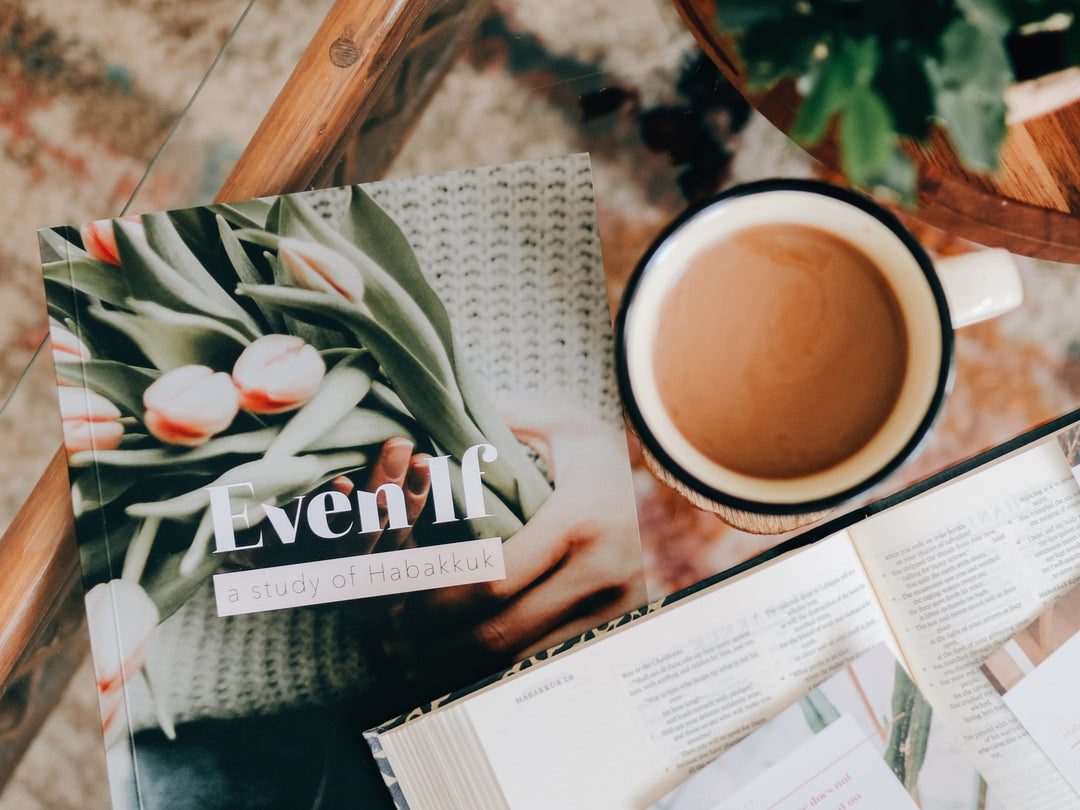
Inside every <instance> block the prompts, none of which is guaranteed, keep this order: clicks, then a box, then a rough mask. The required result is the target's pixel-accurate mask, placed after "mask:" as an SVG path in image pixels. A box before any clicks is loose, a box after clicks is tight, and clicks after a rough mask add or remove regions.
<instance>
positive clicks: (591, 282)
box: [131, 155, 621, 727]
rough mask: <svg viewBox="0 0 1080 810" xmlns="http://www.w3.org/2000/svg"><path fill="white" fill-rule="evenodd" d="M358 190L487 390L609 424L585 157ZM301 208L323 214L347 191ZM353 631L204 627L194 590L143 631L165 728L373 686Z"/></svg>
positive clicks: (306, 613)
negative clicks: (406, 245)
mask: <svg viewBox="0 0 1080 810" xmlns="http://www.w3.org/2000/svg"><path fill="white" fill-rule="evenodd" d="M365 190H366V191H367V192H368V193H369V194H370V195H371V196H372V198H373V199H374V200H375V201H376V202H377V203H378V204H379V205H380V206H381V207H382V208H383V209H384V210H385V211H386V212H387V213H388V214H389V215H390V216H391V217H392V218H393V219H394V220H395V221H396V222H398V224H399V225H400V226H401V228H402V230H403V231H404V233H405V235H406V237H407V238H408V240H409V242H410V243H411V244H412V245H413V246H414V248H415V250H416V254H417V258H418V260H419V262H420V266H421V267H422V268H423V270H424V272H425V273H426V274H427V275H428V278H429V279H430V281H431V283H432V286H433V287H434V288H435V291H436V292H437V293H438V295H439V296H440V298H442V300H443V301H444V302H445V304H446V308H447V310H448V311H449V314H450V318H451V322H452V324H453V327H454V331H455V338H456V340H457V341H458V344H459V348H460V350H461V351H463V352H464V354H465V356H466V358H467V360H468V361H469V362H470V363H471V364H472V367H473V369H474V370H475V371H476V372H477V374H478V376H479V377H480V378H481V379H482V380H484V382H485V384H487V385H488V386H489V387H490V389H491V391H492V392H493V393H494V392H499V393H504V392H507V393H515V394H527V395H530V396H537V397H541V396H542V397H544V398H546V397H549V396H554V397H555V398H556V399H557V400H565V399H567V398H572V399H573V400H576V401H578V402H579V403H580V404H581V405H583V406H584V407H585V408H586V409H587V410H588V411H590V412H592V413H594V414H596V415H598V416H600V417H602V418H603V419H604V420H605V421H606V422H608V423H609V424H611V425H613V426H616V427H617V426H619V425H621V414H620V410H619V405H618V398H617V392H616V385H615V380H614V372H613V366H612V351H611V325H610V320H609V315H608V304H607V296H606V292H605V285H604V276H603V266H602V261H601V256H600V242H599V238H598V234H597V232H596V218H595V203H594V199H593V191H592V181H591V176H590V170H589V160H588V157H587V156H585V155H575V156H571V157H568V158H558V159H551V160H545V161H541V162H535V163H521V164H512V165H507V166H499V167H493V168H483V169H474V170H470V171H465V172H460V173H454V174H448V175H431V176H427V177H419V178H413V179H408V180H393V181H387V182H384V183H374V184H371V185H368V186H365ZM308 199H309V202H311V203H312V204H313V205H314V206H315V207H316V210H318V211H320V213H321V214H322V215H323V216H326V217H328V218H331V219H333V218H334V217H337V216H340V215H341V212H342V210H343V206H344V204H345V203H346V202H347V199H348V193H347V191H343V190H332V191H320V192H310V193H309V198H308ZM541 401H543V400H541ZM357 635H358V634H357V631H356V629H355V625H354V624H353V620H352V618H351V617H350V616H349V615H348V611H347V608H345V607H343V606H334V605H330V606H324V607H320V608H310V609H304V608H297V609H292V610H280V611H274V612H270V613H258V614H251V615H245V616H236V617H230V618H218V617H217V615H216V612H215V607H214V599H213V594H212V592H211V589H210V586H209V585H207V587H206V588H204V589H203V590H202V591H201V592H200V593H199V595H198V596H197V597H196V598H194V599H192V600H191V601H190V602H189V603H188V604H187V605H185V606H184V607H183V608H182V609H181V610H180V611H179V612H178V613H176V614H175V615H174V616H172V617H171V618H169V619H168V620H167V621H165V622H164V623H163V624H162V625H161V626H160V627H159V628H158V629H157V631H156V635H155V638H154V641H153V645H152V649H151V653H150V656H149V662H148V666H147V671H148V673H149V676H150V678H151V681H152V683H153V686H154V689H155V693H156V694H157V695H158V696H159V701H160V703H161V704H163V708H164V709H165V710H166V711H167V712H169V713H170V714H172V715H173V717H174V719H175V720H176V721H177V722H181V721H184V720H190V719H195V718H199V717H221V718H224V717H237V716H243V715H249V714H262V713H268V712H273V711H277V710H281V709H285V708H290V707H296V706H300V705H311V704H317V703H325V702H328V701H332V700H335V699H339V698H341V697H343V696H344V695H345V694H347V693H348V694H354V695H355V694H358V693H361V692H362V691H363V690H364V689H365V688H366V687H369V686H371V685H372V676H371V674H370V673H369V672H368V671H367V669H366V667H365V657H364V654H363V652H362V650H363V640H362V639H360V638H358V637H357ZM131 706H132V709H133V725H134V726H135V727H145V726H148V725H152V724H154V723H155V722H156V719H155V716H154V714H153V712H152V707H151V705H150V703H149V700H148V694H147V692H146V690H145V688H144V687H143V686H142V685H141V684H140V682H138V681H136V682H134V684H133V688H132V702H131Z"/></svg>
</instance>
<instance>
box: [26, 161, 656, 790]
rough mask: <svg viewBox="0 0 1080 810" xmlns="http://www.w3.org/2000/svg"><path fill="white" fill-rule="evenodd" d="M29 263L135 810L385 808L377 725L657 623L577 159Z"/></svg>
mask: <svg viewBox="0 0 1080 810" xmlns="http://www.w3.org/2000/svg"><path fill="white" fill-rule="evenodd" d="M40 243H41V251H42V258H43V264H44V275H45V286H46V293H47V299H48V306H49V315H50V319H51V336H52V345H53V350H54V358H55V361H56V371H57V378H58V382H59V384H60V385H59V398H60V408H61V416H62V419H63V428H64V441H65V447H66V450H67V454H68V465H69V470H70V476H71V493H72V500H73V506H74V510H75V518H76V533H77V539H78V543H79V549H80V557H81V563H82V570H83V578H84V584H85V587H86V592H87V593H86V604H87V613H88V618H89V627H90V636H91V645H92V651H93V658H94V669H95V674H96V678H97V684H98V690H99V697H100V702H101V707H102V718H103V725H104V730H105V736H106V743H107V747H108V762H109V770H110V778H111V782H112V789H113V799H114V807H116V808H118V810H121V809H123V808H135V807H138V808H169V810H183V809H184V808H199V810H211V809H212V808H229V810H236V809H237V808H249V807H251V808H255V807H258V808H282V809H283V810H285V809H286V808H287V809H288V810H295V808H298V807H346V806H348V807H363V808H368V807H382V806H392V802H391V797H390V795H389V793H388V792H387V791H386V789H385V787H384V785H383V783H382V780H381V779H380V778H379V775H378V773H377V770H376V767H375V762H374V760H373V759H372V757H371V752H370V750H369V749H368V747H367V746H366V745H365V744H364V741H363V738H362V732H363V730H364V729H365V728H367V727H370V726H371V725H374V724H375V723H377V722H380V721H383V720H385V719H386V718H388V717H392V716H394V715H395V714H397V713H399V712H401V711H404V710H406V709H408V708H410V707H411V706H413V705H416V704H418V703H420V702H423V701H425V700H428V699H430V698H432V697H434V696H437V695H439V694H441V693H443V692H444V691H446V690H447V689H452V688H457V687H460V686H462V685H464V684H467V683H470V682H472V681H473V680H475V679H476V678H477V677H479V676H482V675H486V674H488V673H490V672H492V671H496V670H498V669H500V668H502V667H504V666H506V665H507V664H509V663H511V662H513V661H515V660H520V659H522V658H526V657H527V656H529V655H531V654H533V653H535V652H536V651H538V650H542V649H544V648H546V647H548V646H550V645H551V644H553V643H556V642H559V641H562V640H564V639H566V638H570V637H573V636H576V635H577V634H578V633H580V632H582V631H584V630H586V629H588V628H590V627H592V626H594V625H596V624H598V623H600V622H602V621H604V620H608V619H611V618H613V617H616V616H620V615H622V614H624V613H625V612H626V611H627V610H630V609H632V608H634V607H636V606H638V605H640V604H642V603H643V602H644V601H645V598H646V597H645V590H644V579H643V576H642V570H641V555H640V547H639V541H638V533H637V523H636V517H635V509H634V498H633V489H632V482H631V476H630V465H629V460H628V451H627V445H626V441H625V435H624V432H623V430H622V421H621V413H620V410H619V407H618V401H617V395H616V386H615V382H614V375H613V371H612V368H613V366H612V356H611V355H612V348H611V331H610V330H611V324H610V319H609V315H608V306H607V297H606V292H605V282H604V277H603V268H602V263H601V257H600V249H599V241H598V236H597V230H596V220H595V205H594V201H593V193H592V184H591V178H590V168H589V161H588V158H587V156H582V155H579V156H572V157H569V158H559V159H552V160H546V161H539V162H533V163H524V164H514V165H508V166H502V167H493V168H486V169H476V170H470V171H464V172H457V173H451V174H446V175H434V176H429V177H420V178H412V179H402V180H392V181H385V182H380V183H374V184H369V185H366V186H364V187H354V188H343V189H333V190H325V191H317V192H307V193H301V194H294V195H283V196H279V197H275V198H266V199H260V200H252V201H247V202H241V203H234V204H227V205H209V206H205V207H200V208H193V209H188V210H180V211H170V212H163V213H154V214H147V215H141V216H131V217H124V218H122V219H117V220H107V221H98V222H89V223H86V224H83V225H81V226H73V227H58V228H53V229H49V230H43V231H41V232H40Z"/></svg>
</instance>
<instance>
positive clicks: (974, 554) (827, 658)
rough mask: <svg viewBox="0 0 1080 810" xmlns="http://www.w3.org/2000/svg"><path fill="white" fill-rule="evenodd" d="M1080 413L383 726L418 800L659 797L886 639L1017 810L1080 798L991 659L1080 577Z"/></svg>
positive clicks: (521, 807) (426, 803) (390, 762)
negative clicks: (1076, 467)
mask: <svg viewBox="0 0 1080 810" xmlns="http://www.w3.org/2000/svg"><path fill="white" fill-rule="evenodd" d="M1076 418H1077V415H1076V414H1073V415H1072V416H1071V417H1069V418H1067V419H1063V420H1061V421H1060V422H1059V423H1057V424H1055V425H1053V426H1047V428H1046V429H1045V430H1041V431H1038V432H1037V433H1034V434H1031V435H1029V436H1028V437H1027V438H1026V439H1024V440H1021V441H1019V442H1016V443H1011V444H1010V445H1009V446H1008V447H1003V448H999V449H998V450H997V451H995V452H992V453H990V454H987V455H986V456H984V457H980V458H978V459H976V460H974V461H972V462H970V463H967V464H965V465H963V466H962V467H960V468H956V469H954V470H952V471H951V472H950V473H948V474H946V475H943V476H939V477H938V479H935V480H933V481H931V482H927V483H926V484H924V485H920V486H917V487H916V488H913V489H912V490H909V491H906V492H904V493H901V494H900V495H899V496H897V497H895V498H890V499H887V500H886V501H883V502H879V503H877V504H875V505H873V506H871V507H869V508H867V509H865V510H860V511H859V512H857V513H855V514H850V515H847V516H845V517H843V518H840V519H838V520H837V521H833V522H831V523H829V524H826V525H825V526H823V527H819V528H817V529H814V530H812V531H811V533H809V534H807V535H804V536H802V537H801V538H799V539H798V540H796V541H795V542H793V544H792V545H796V546H801V548H798V549H795V550H793V551H791V552H790V553H783V554H779V555H776V556H775V558H774V559H771V560H768V561H761V560H759V561H757V563H758V564H757V565H754V566H751V567H750V568H749V569H748V570H745V571H743V572H742V573H741V574H740V575H738V576H735V577H733V578H731V579H729V580H721V581H716V582H711V583H703V584H702V585H701V586H696V587H694V588H692V589H689V590H687V591H684V592H682V593H679V594H676V595H675V596H673V597H670V598H669V599H667V600H664V601H663V602H661V603H658V604H656V605H653V606H651V607H650V608H649V609H647V610H645V611H642V612H641V613H639V614H633V615H630V616H627V617H625V618H624V619H623V620H621V621H617V622H614V623H612V624H611V625H609V626H607V627H604V628H601V629H600V630H599V631H597V632H594V633H589V634H586V636H584V637H582V638H581V639H579V640H578V641H577V643H571V644H566V645H563V647H561V648H557V649H555V650H554V651H549V653H547V654H545V655H542V656H539V657H537V658H535V659H534V660H533V661H531V662H528V663H527V664H523V665H518V666H517V667H515V668H513V669H512V670H510V671H508V672H506V673H503V674H502V676H500V677H498V678H495V679H492V680H491V681H489V682H487V683H485V684H480V685H478V686H477V687H476V688H475V689H474V690H472V691H470V692H466V693H463V694H457V695H451V696H449V697H448V698H446V699H445V700H443V701H440V702H438V703H436V704H433V705H430V706H425V707H422V708H421V709H418V710H417V711H415V712H413V713H411V714H410V715H406V716H404V717H400V718H398V719H397V720H395V721H393V722H391V723H389V724H386V725H384V726H381V727H379V728H377V729H374V730H372V731H370V732H368V741H369V744H370V745H371V746H372V748H373V750H375V751H376V754H377V756H380V757H381V758H382V760H383V762H382V770H383V773H384V778H386V779H387V782H388V784H389V785H390V788H391V791H392V792H393V793H394V794H395V796H396V798H397V801H398V804H399V806H400V807H402V808H405V807H408V808H411V810H428V809H429V808H438V810H451V809H452V808H462V810H464V809H465V808H468V810H475V809H478V808H493V809H499V810H504V809H505V808H513V810H531V809H532V808H536V810H540V808H551V807H559V808H564V809H567V810H569V809H571V808H596V807H604V808H626V809H627V810H631V809H633V810H640V808H644V807H648V806H649V805H650V804H652V803H654V802H656V801H658V800H659V799H660V798H661V797H663V796H664V795H665V794H667V793H668V792H669V791H670V790H672V789H673V788H674V787H675V786H677V785H678V784H679V783H681V782H682V781H683V780H685V779H686V778H687V777H688V776H690V775H691V774H692V773H694V772H695V771H696V770H698V769H700V768H701V767H702V766H704V765H705V764H706V763H708V762H710V761H712V760H713V759H714V758H715V757H716V756H718V755H719V754H720V753H722V752H723V751H724V750H726V749H727V748H728V747H730V746H731V745H732V744H734V743H735V742H737V741H738V740H740V739H742V738H743V737H745V736H746V735H747V734H748V733H750V732H751V731H752V730H754V729H755V728H757V727H758V726H760V725H761V724H762V723H764V722H765V721H766V720H768V719H769V718H770V717H773V716H774V715H776V714H777V713H778V712H780V711H781V710H782V709H783V708H784V707H785V706H787V705H789V704H791V703H792V702H794V701H796V700H798V699H799V698H801V697H803V696H804V695H805V694H807V692H808V691H809V690H810V689H811V688H812V687H813V686H815V685H817V684H818V683H820V682H822V681H823V680H825V679H826V678H828V677H829V676H830V675H832V674H833V673H835V672H836V671H837V670H838V669H839V668H841V667H843V666H844V665H846V664H848V663H849V662H851V661H854V660H855V659H857V658H858V657H859V656H860V655H861V654H862V653H863V652H865V651H866V650H868V649H869V648H871V647H872V646H874V645H876V644H879V643H885V644H887V645H889V647H890V648H891V649H892V651H893V653H894V654H895V655H896V657H897V658H898V659H900V660H901V661H903V662H904V664H905V665H906V668H907V669H908V671H909V672H910V673H911V674H912V677H913V680H914V681H915V683H916V684H917V685H918V687H919V689H920V690H921V691H922V692H923V693H924V694H925V695H926V697H927V698H928V700H929V701H930V703H931V704H932V706H933V707H934V710H935V711H936V712H938V713H939V714H940V716H941V718H942V719H943V720H944V722H945V723H946V724H947V725H948V727H949V729H950V730H951V731H952V733H953V734H954V735H955V736H956V737H957V739H958V740H959V741H960V744H961V746H962V747H963V749H964V751H965V753H966V755H967V756H968V757H969V759H970V760H971V762H972V763H973V764H974V765H975V767H976V768H977V769H978V770H979V771H980V772H981V773H982V774H983V776H984V777H985V779H986V780H987V782H988V783H989V785H990V788H991V789H992V790H993V792H994V793H995V794H996V795H997V796H998V798H999V799H1000V800H1001V801H1002V802H1003V803H1004V805H1005V806H1006V807H1009V808H1032V810H1036V809H1037V810H1055V809H1057V808H1080V798H1078V797H1077V795H1076V794H1075V793H1073V791H1072V790H1071V789H1070V788H1069V786H1068V784H1067V783H1066V782H1065V781H1064V780H1063V779H1062V777H1061V776H1060V774H1059V773H1058V772H1057V771H1056V770H1055V768H1054V767H1053V765H1052V764H1051V762H1050V760H1049V759H1048V758H1047V757H1046V756H1045V754H1043V753H1042V751H1040V749H1039V747H1038V746H1037V745H1036V744H1035V742H1034V741H1033V740H1032V739H1031V737H1030V736H1029V735H1028V734H1027V733H1026V732H1025V731H1024V729H1023V728H1022V727H1021V725H1020V724H1019V723H1018V722H1017V721H1016V719H1015V718H1014V717H1013V715H1012V714H1011V713H1010V712H1009V710H1008V709H1007V708H1006V707H1005V706H1004V704H1003V703H1002V701H1001V699H1000V697H999V696H998V694H997V693H996V692H995V690H994V689H993V688H992V687H991V686H990V684H989V683H988V682H987V681H986V679H985V678H984V677H983V676H982V674H981V673H980V672H979V666H980V665H981V664H982V662H983V661H984V660H985V659H986V657H987V656H988V655H989V654H990V652H991V651H993V650H994V649H996V648H997V647H999V646H1000V645H1001V644H1003V643H1004V642H1005V641H1006V640H1007V639H1009V638H1010V637H1011V636H1012V635H1013V634H1014V633H1015V632H1016V631H1017V630H1019V629H1020V628H1022V627H1023V626H1025V625H1026V624H1027V623H1029V622H1030V621H1031V620H1032V619H1034V618H1035V617H1036V616H1038V615H1039V613H1041V612H1042V611H1043V610H1044V609H1045V608H1046V607H1047V606H1048V605H1049V604H1051V603H1052V602H1053V601H1054V600H1055V598H1057V597H1058V596H1059V595H1061V594H1062V593H1064V592H1065V591H1066V590H1067V589H1068V588H1069V587H1070V586H1071V585H1072V584H1074V583H1075V582H1076V581H1077V579H1078V577H1080V534H1078V533H1077V532H1076V530H1075V525H1076V523H1077V520H1078V519H1080V487H1078V485H1077V482H1076V480H1075V479H1074V478H1073V476H1072V474H1071V472H1070V468H1069V464H1068V463H1067V461H1066V459H1065V457H1064V455H1063V453H1062V451H1061V449H1060V448H1059V446H1058V444H1057V443H1056V442H1055V441H1054V440H1053V438H1052V437H1051V438H1049V439H1047V438H1046V437H1047V435H1048V433H1049V430H1050V429H1051V428H1052V427H1056V428H1060V427H1062V426H1063V425H1066V424H1068V422H1069V420H1073V421H1075V419H1076Z"/></svg>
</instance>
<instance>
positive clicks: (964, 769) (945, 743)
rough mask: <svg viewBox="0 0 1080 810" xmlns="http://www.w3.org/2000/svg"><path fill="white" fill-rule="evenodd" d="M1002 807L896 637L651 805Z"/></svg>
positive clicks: (683, 808)
mask: <svg viewBox="0 0 1080 810" xmlns="http://www.w3.org/2000/svg"><path fill="white" fill-rule="evenodd" d="M808 807H824V808H830V810H831V809H832V808H848V807H873V808H875V810H914V809H915V808H920V807H921V808H923V810H935V809H936V810H942V809H943V808H950V810H953V809H955V810H974V808H986V809H989V808H1000V807H1001V805H1000V804H999V803H998V802H997V801H996V800H994V798H993V796H992V794H989V793H988V790H987V787H986V782H985V781H984V780H983V779H982V777H981V776H980V775H979V773H978V772H977V771H976V770H975V768H974V767H973V766H972V765H971V764H970V763H969V762H968V760H967V759H966V758H965V756H964V754H963V753H962V752H961V750H960V746H959V745H958V743H957V741H956V738H955V737H953V736H952V734H951V733H950V732H949V730H948V728H947V727H946V726H945V724H944V723H943V722H942V721H941V718H940V716H939V715H938V714H936V713H935V712H934V711H933V708H932V707H931V706H930V703H929V701H927V699H926V697H925V696H924V695H923V694H922V693H921V692H920V691H919V690H918V688H917V687H916V686H915V684H914V683H913V682H912V680H911V678H910V677H909V676H908V674H907V673H906V672H905V671H904V668H903V666H902V665H901V664H900V663H899V662H898V661H897V660H896V658H895V657H894V656H893V654H892V652H891V651H890V650H889V648H888V646H886V645H885V644H879V645H877V646H875V647H872V648H871V649H870V650H868V651H867V652H866V653H864V654H863V655H862V656H860V657H859V658H858V659H857V660H855V661H853V662H852V663H850V664H848V665H847V666H846V667H844V668H843V669H841V670H840V671H839V672H838V673H836V674H835V675H833V676H832V677H831V678H829V679H828V680H826V681H825V682H824V683H822V684H821V685H820V686H818V687H816V688H815V689H813V690H812V691H811V692H810V693H809V694H808V695H807V696H806V697H804V698H802V699H801V700H799V701H798V703H796V704H794V705H792V706H790V707H788V708H787V709H785V710H784V711H783V712H781V713H780V714H779V715H777V716H776V717H775V718H773V719H772V720H769V721H768V722H767V723H766V724H765V725H764V726H762V727H761V728H759V729H758V730H757V731H755V732H754V733H752V734H751V735H750V736H749V737H747V738H746V739H744V740H743V741H742V742H740V743H738V744H736V745H735V746H733V747H732V748H730V749H729V750H728V751H726V752H725V753H724V754H722V755H721V756H720V757H718V758H717V759H715V760H714V761H713V762H710V763H709V764H707V765H705V766H704V767H703V768H702V769H701V770H700V771H698V772H697V773H696V774H694V775H693V776H692V777H690V779H688V780H687V781H686V782H684V783H683V784H682V785H680V786H679V787H678V788H676V789H675V790H673V791H672V792H671V793H669V794H668V795H667V796H665V797H664V798H663V799H661V800H660V801H658V802H656V803H655V804H654V805H652V807H651V808H650V809H649V810H735V809H736V808H738V810H748V809H749V808H753V810H784V809H785V808H792V810H802V808H808Z"/></svg>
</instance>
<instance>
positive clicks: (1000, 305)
mask: <svg viewBox="0 0 1080 810" xmlns="http://www.w3.org/2000/svg"><path fill="white" fill-rule="evenodd" d="M934 269H935V270H936V271H937V273H938V278H939V279H940V280H941V286H942V288H943V289H944V290H945V299H946V300H947V301H948V302H949V316H950V318H951V320H952V325H953V328H955V329H959V328H960V327H962V326H968V325H969V324H973V323H978V322H979V321H985V320H987V319H988V318H994V317H996V316H998V315H1003V314H1005V313H1006V312H1008V311H1010V310H1012V309H1016V307H1018V306H1020V304H1021V303H1023V301H1024V289H1023V287H1022V286H1021V285H1020V270H1019V268H1018V267H1017V266H1016V259H1015V258H1014V257H1013V255H1012V254H1011V253H1010V252H1009V251H1007V250H1002V249H1000V248H986V249H985V250H977V251H974V252H971V253H961V254H959V255H957V256H946V257H943V258H939V259H937V260H935V261H934Z"/></svg>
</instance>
